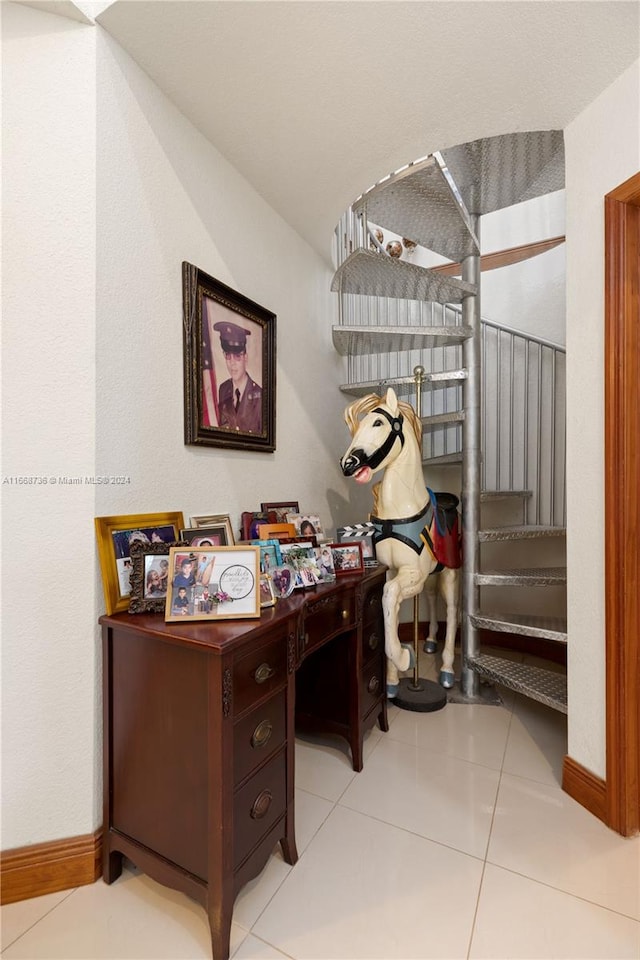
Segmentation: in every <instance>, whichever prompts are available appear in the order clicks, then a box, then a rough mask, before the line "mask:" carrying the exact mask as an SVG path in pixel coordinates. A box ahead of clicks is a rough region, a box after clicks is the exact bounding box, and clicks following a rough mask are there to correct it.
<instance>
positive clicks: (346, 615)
mask: <svg viewBox="0 0 640 960" xmlns="http://www.w3.org/2000/svg"><path fill="white" fill-rule="evenodd" d="M342 619H343V620H348V619H349V611H348V610H343V611H342Z"/></svg>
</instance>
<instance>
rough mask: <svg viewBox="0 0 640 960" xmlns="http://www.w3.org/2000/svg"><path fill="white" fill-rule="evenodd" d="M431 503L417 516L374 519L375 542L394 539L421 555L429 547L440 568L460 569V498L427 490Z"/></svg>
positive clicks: (438, 568) (372, 521)
mask: <svg viewBox="0 0 640 960" xmlns="http://www.w3.org/2000/svg"><path fill="white" fill-rule="evenodd" d="M427 493H428V494H429V500H428V501H427V504H426V506H425V508H424V510H423V511H422V512H421V513H419V514H416V515H415V516H413V517H402V518H397V519H396V518H394V519H382V518H380V517H375V516H371V523H372V525H373V529H374V535H373V542H374V545H377V544H378V543H380V542H381V541H382V540H387V539H388V538H389V537H391V538H392V539H394V540H399V541H400V542H401V543H404V544H406V545H407V546H408V547H411V549H412V550H415V552H416V553H417V554H418V555H419V554H421V553H422V550H423V549H424V547H425V546H426V547H428V549H429V551H430V552H431V554H432V555H433V557H434V559H435V560H436V561H437V562H438V566H437V568H436V570H434V571H433V572H434V573H437V572H439V571H440V570H442V568H443V567H450V568H451V569H454V570H455V569H457V568H458V567H461V566H462V544H461V536H460V528H459V518H458V510H457V507H458V502H459V501H458V498H457V497H456V496H455V494H453V493H434V492H433V490H430V489H429V487H427Z"/></svg>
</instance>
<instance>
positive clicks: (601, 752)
mask: <svg viewBox="0 0 640 960" xmlns="http://www.w3.org/2000/svg"><path fill="white" fill-rule="evenodd" d="M639 118H640V62H636V63H635V64H634V65H633V66H632V67H631V68H629V69H628V70H627V71H626V72H625V73H624V74H623V75H622V76H621V77H619V78H618V79H617V80H616V81H615V83H613V84H612V85H611V86H610V87H609V88H608V89H607V90H605V91H604V92H603V93H602V94H601V95H600V96H599V97H598V98H597V99H596V100H595V101H594V102H593V103H592V104H591V105H590V106H589V107H588V108H587V109H586V110H585V111H584V112H583V113H581V114H580V116H578V117H577V118H576V119H575V120H574V121H573V123H571V124H570V125H569V127H568V128H567V130H566V131H565V144H566V157H567V474H568V480H567V493H568V505H569V509H568V518H567V555H568V621H569V628H568V629H569V647H568V656H569V669H568V675H569V755H570V756H571V757H573V759H574V760H577V761H578V763H581V764H582V765H583V766H585V767H586V768H587V769H589V770H591V771H593V773H595V774H597V775H598V776H600V777H604V776H605V769H606V765H605V660H604V643H605V629H606V625H605V610H604V552H603V551H604V536H603V524H602V519H603V514H602V510H603V502H604V501H603V497H604V429H603V426H604V394H603V389H604V388H603V372H604V338H603V316H604V236H603V234H604V202H603V197H604V195H605V194H606V193H608V192H609V191H610V190H612V189H614V187H616V186H618V184H620V183H622V182H623V181H624V180H626V179H628V178H629V177H630V176H632V175H633V174H635V173H637V172H638V170H640V119H639Z"/></svg>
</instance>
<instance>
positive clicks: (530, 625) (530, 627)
mask: <svg viewBox="0 0 640 960" xmlns="http://www.w3.org/2000/svg"><path fill="white" fill-rule="evenodd" d="M469 619H470V621H471V624H472V625H473V626H474V627H478V628H481V629H484V630H496V631H497V632H498V633H515V634H518V635H519V636H522V637H541V638H543V639H547V640H556V641H558V642H559V643H566V642H567V621H566V620H565V619H564V618H563V617H543V616H540V615H538V614H533V613H475V614H471V615H470V617H469Z"/></svg>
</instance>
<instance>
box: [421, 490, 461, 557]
mask: <svg viewBox="0 0 640 960" xmlns="http://www.w3.org/2000/svg"><path fill="white" fill-rule="evenodd" d="M427 490H428V491H429V497H430V499H431V506H432V507H433V517H432V520H431V524H430V526H429V536H430V538H431V550H432V552H433V555H434V557H435V558H436V560H437V561H438V563H439V564H442V566H443V567H450V568H451V569H453V570H457V569H458V568H459V567H461V566H462V531H461V529H460V517H459V515H458V502H459V501H458V498H457V497H456V496H455V494H453V493H434V492H433V490H429V488H428V487H427Z"/></svg>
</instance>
